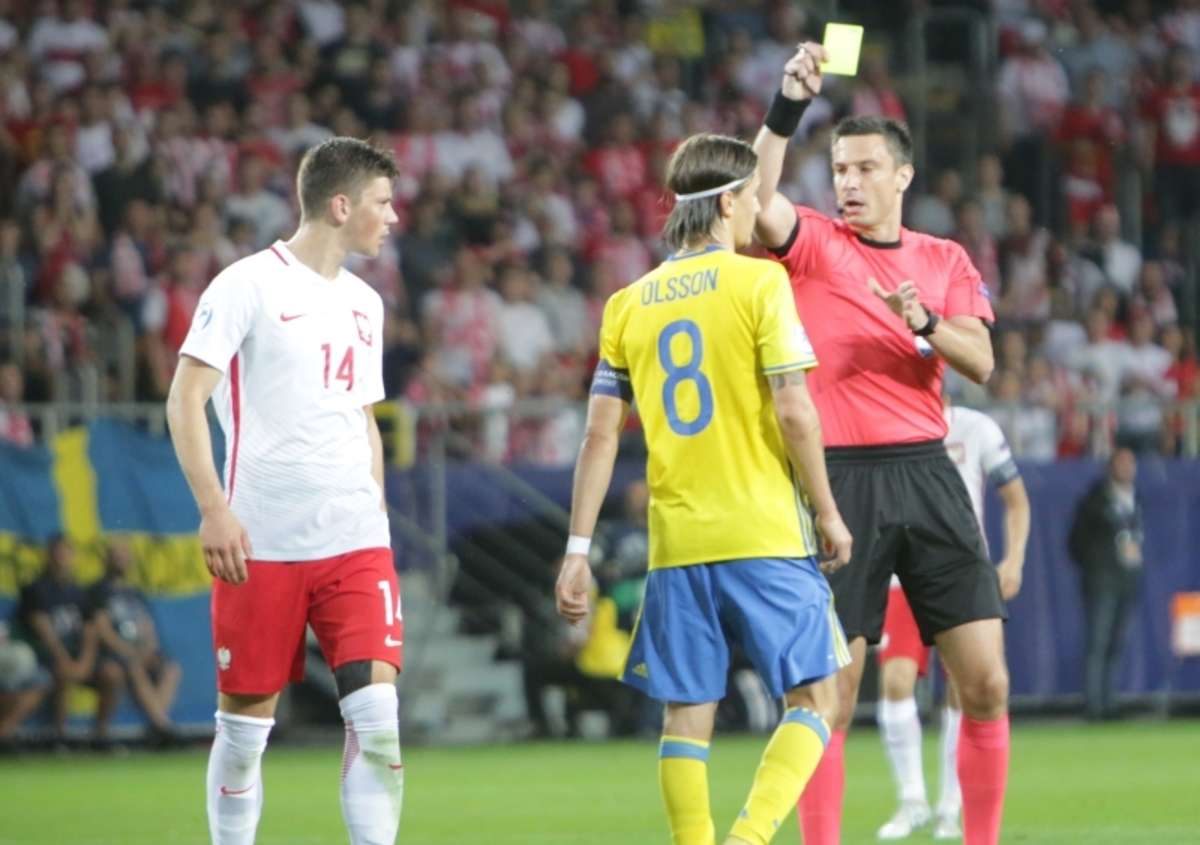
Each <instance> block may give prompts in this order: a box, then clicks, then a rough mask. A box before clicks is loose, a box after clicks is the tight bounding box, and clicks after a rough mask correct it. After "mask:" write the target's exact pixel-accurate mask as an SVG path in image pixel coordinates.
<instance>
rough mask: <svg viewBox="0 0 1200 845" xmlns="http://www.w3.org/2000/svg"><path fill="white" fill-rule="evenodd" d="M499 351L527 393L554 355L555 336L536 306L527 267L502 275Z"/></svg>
mask: <svg viewBox="0 0 1200 845" xmlns="http://www.w3.org/2000/svg"><path fill="white" fill-rule="evenodd" d="M498 275H499V286H500V295H501V297H502V298H503V300H504V301H503V303H502V304H501V306H500V348H499V352H500V354H501V355H503V356H504V359H505V360H506V361H508V363H509V364H511V365H512V368H513V370H514V371H515V374H516V376H517V381H518V384H519V385H522V386H523V387H524V388H525V389H523V390H522V392H528V384H529V382H528V380H529V379H531V378H532V377H534V376H536V375H537V373H538V371H539V370H540V369H541V368H542V367H543V366H545V364H546V358H547V356H549V355H550V353H551V352H553V351H554V335H553V334H552V333H551V331H550V323H549V321H548V320H547V319H546V315H545V313H544V312H543V311H542V310H541V309H540V308H538V306H537V305H535V304H534V297H535V296H536V291H535V290H534V287H533V280H532V279H531V278H530V272H529V270H527V269H526V268H525V267H522V266H519V265H517V264H509V265H506V266H504V267H502V268H501V269H500V271H499V274H498Z"/></svg>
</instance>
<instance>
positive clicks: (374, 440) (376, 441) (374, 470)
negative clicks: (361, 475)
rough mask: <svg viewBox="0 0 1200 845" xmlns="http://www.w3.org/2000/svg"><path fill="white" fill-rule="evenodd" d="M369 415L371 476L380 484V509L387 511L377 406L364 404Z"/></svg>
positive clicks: (368, 432) (364, 408)
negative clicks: (376, 412)
mask: <svg viewBox="0 0 1200 845" xmlns="http://www.w3.org/2000/svg"><path fill="white" fill-rule="evenodd" d="M363 412H364V413H365V414H366V415H367V440H369V441H370V442H371V477H372V478H374V479H375V483H376V484H378V485H379V495H380V498H379V509H380V510H382V511H384V512H385V513H386V512H387V492H386V491H385V490H384V487H383V436H382V435H380V433H379V423H378V421H377V420H376V419H375V406H374V405H363Z"/></svg>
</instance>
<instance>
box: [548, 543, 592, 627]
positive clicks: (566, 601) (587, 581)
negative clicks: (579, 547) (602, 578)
mask: <svg viewBox="0 0 1200 845" xmlns="http://www.w3.org/2000/svg"><path fill="white" fill-rule="evenodd" d="M591 592H592V568H591V567H590V566H589V565H588V560H587V556H586V555H567V556H566V557H564V558H563V563H562V569H560V570H559V571H558V583H557V584H555V585H554V600H555V603H556V604H557V606H558V613H559V615H560V616H562V617H563V618H564V619H566V620H567V621H568V622H570V623H572V624H574V623H577V622H582V621H583V620H584V619H586V618H587V614H588V597H589V596H590V595H591Z"/></svg>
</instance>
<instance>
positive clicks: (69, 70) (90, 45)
mask: <svg viewBox="0 0 1200 845" xmlns="http://www.w3.org/2000/svg"><path fill="white" fill-rule="evenodd" d="M47 5H49V7H50V9H51V12H50V14H46V15H41V16H39V17H37V18H36V19H35V20H34V22H33V27H32V29H31V30H30V32H29V41H28V46H29V54H30V56H31V57H32V58H33V59H34V60H35V61H36V62H38V63H39V64H40V65H41V72H42V73H43V74H44V75H45V76H46V78H47V79H48V80H49V81H50V84H51V85H53V86H54V89H55V90H56V91H60V92H61V91H69V90H71V89H73V88H75V87H76V86H78V85H79V84H80V83H81V82H83V81H84V78H85V75H86V74H85V69H84V63H85V59H86V58H87V55H88V54H89V53H93V52H97V51H100V50H103V49H104V48H106V47H107V46H108V33H107V32H106V31H105V29H104V27H102V26H100V25H99V24H98V23H96V22H95V21H94V20H92V19H91V17H90V16H89V15H88V4H87V3H86V2H84V0H62V3H61V4H60V5H61V14H54V12H53V9H54V4H47Z"/></svg>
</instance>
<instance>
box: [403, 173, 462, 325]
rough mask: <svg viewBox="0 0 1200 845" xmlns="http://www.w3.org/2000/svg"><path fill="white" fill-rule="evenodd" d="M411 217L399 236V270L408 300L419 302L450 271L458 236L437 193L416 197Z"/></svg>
mask: <svg viewBox="0 0 1200 845" xmlns="http://www.w3.org/2000/svg"><path fill="white" fill-rule="evenodd" d="M410 220H411V223H410V225H409V227H408V229H407V231H405V233H404V234H403V235H402V236H401V237H400V273H401V275H402V276H403V277H404V284H405V286H406V287H407V289H408V298H409V301H410V302H412V303H419V302H421V300H422V299H424V297H425V295H426V294H427V293H429V292H430V291H432V290H434V289H435V288H437V287H438V285H439V283H440V279H441V278H442V277H444V276H446V274H447V273H448V272H449V270H450V268H451V264H452V262H453V260H454V252H455V247H456V245H457V244H456V239H457V237H458V235H457V233H456V231H455V229H454V227H453V226H451V225H450V222H449V221H448V220H447V219H446V204H445V202H444V201H443V200H442V199H441V197H439V196H437V195H436V194H431V193H423V194H421V195H420V196H418V197H417V199H416V202H415V203H414V204H413V206H412V214H411V217H410Z"/></svg>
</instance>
